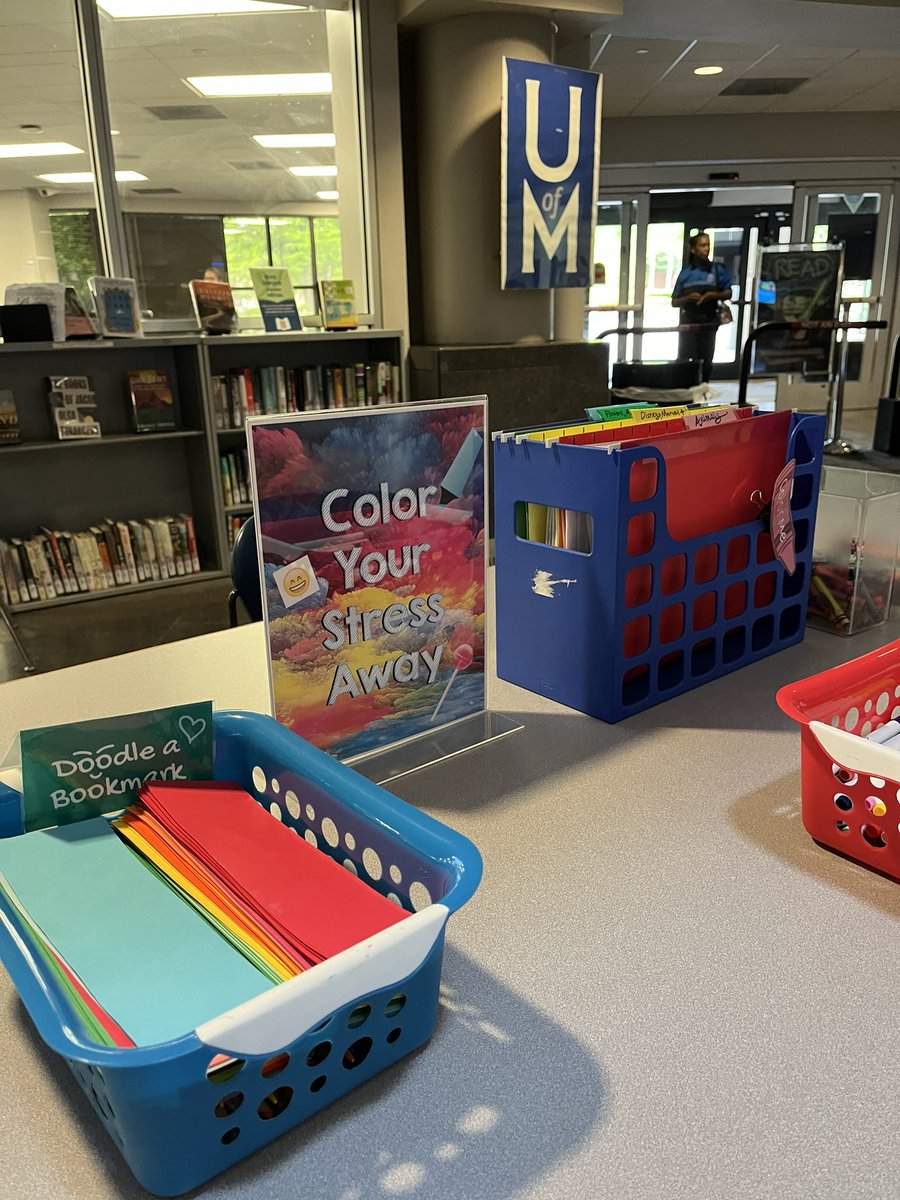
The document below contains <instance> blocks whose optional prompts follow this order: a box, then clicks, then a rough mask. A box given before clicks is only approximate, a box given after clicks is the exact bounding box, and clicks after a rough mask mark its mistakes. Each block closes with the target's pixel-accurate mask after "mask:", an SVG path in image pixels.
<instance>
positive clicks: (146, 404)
mask: <svg viewBox="0 0 900 1200" xmlns="http://www.w3.org/2000/svg"><path fill="white" fill-rule="evenodd" d="M126 378H127V379H128V393H129V395H130V397H131V408H132V411H133V413H134V427H135V430H136V431H137V432H138V433H150V432H156V431H158V430H161V429H175V428H177V424H176V421H175V395H174V393H173V391H172V377H171V375H170V374H169V372H168V371H128V372H126Z"/></svg>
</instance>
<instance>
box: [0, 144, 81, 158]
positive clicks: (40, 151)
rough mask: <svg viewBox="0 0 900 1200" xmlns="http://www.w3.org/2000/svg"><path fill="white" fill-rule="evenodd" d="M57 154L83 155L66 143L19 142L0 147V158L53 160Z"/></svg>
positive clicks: (75, 147) (76, 148)
mask: <svg viewBox="0 0 900 1200" xmlns="http://www.w3.org/2000/svg"><path fill="white" fill-rule="evenodd" d="M58 154H84V151H83V150H79V149H78V147H77V146H72V145H70V144H69V143H68V142H21V143H18V144H16V143H13V144H12V145H6V146H0V158H55V157H56V155H58Z"/></svg>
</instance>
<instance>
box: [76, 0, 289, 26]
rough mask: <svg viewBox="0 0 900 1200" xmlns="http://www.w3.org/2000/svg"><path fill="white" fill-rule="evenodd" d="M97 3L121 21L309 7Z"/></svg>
mask: <svg viewBox="0 0 900 1200" xmlns="http://www.w3.org/2000/svg"><path fill="white" fill-rule="evenodd" d="M97 7H98V8H100V9H101V10H102V11H103V12H105V13H106V15H107V16H108V17H113V18H114V19H115V20H117V21H125V20H137V19H141V20H147V19H150V18H153V17H220V16H223V17H224V16H231V15H233V14H235V13H263V12H291V11H293V12H298V11H305V9H306V5H302V4H268V3H266V2H265V0H97Z"/></svg>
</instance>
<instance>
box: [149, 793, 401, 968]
mask: <svg viewBox="0 0 900 1200" xmlns="http://www.w3.org/2000/svg"><path fill="white" fill-rule="evenodd" d="M141 799H142V800H143V802H144V804H145V805H146V807H147V808H148V810H149V811H150V812H151V813H152V814H153V815H154V816H155V817H156V819H157V820H158V821H159V822H160V823H161V824H162V825H163V826H165V828H166V829H167V830H168V831H169V832H170V833H171V834H172V835H173V836H174V837H176V838H177V839H178V840H179V841H180V842H181V843H182V844H183V845H184V846H186V847H187V848H188V849H189V850H190V851H191V852H192V853H194V854H196V855H197V857H198V858H199V859H200V860H201V861H202V862H203V863H205V864H206V865H207V866H208V867H210V868H211V869H212V870H213V871H214V872H215V874H216V875H217V877H218V878H219V879H220V880H221V881H222V883H223V884H224V885H225V886H227V887H229V888H231V889H232V890H233V891H234V893H235V894H236V895H237V896H238V897H239V898H240V900H241V901H242V902H243V903H245V904H246V905H248V906H249V907H250V908H251V909H252V910H253V911H254V912H255V913H256V914H257V916H258V918H259V919H260V921H262V922H264V923H270V924H271V925H272V927H273V928H274V929H276V930H277V931H278V932H279V933H280V934H281V935H282V936H283V937H285V938H286V939H287V940H288V941H289V942H290V943H291V944H292V945H294V946H295V947H296V948H297V949H298V951H300V952H301V953H305V954H309V955H310V956H312V957H313V958H315V959H316V960H321V959H324V958H330V957H331V956H332V955H334V954H338V953H340V951H342V950H346V949H347V948H348V947H350V946H354V945H356V944H357V943H358V942H361V941H364V940H365V939H366V938H369V937H371V936H372V935H373V934H375V933H378V932H380V931H381V930H382V929H387V928H388V927H389V926H391V925H396V924H397V922H398V921H402V920H404V919H405V918H406V916H407V915H408V914H407V913H405V912H404V911H403V910H402V909H399V908H397V906H396V905H394V904H392V903H391V902H390V901H389V900H387V899H385V897H383V896H381V895H379V894H378V893H377V892H375V891H373V890H372V889H371V888H369V887H367V886H366V884H364V883H363V882H362V881H361V880H359V879H357V878H356V877H355V876H354V875H351V874H350V872H349V871H346V870H344V868H343V867H341V866H339V865H338V864H337V863H336V862H334V861H333V860H332V859H331V858H329V857H328V856H327V855H326V854H322V853H320V852H319V851H318V850H315V849H314V848H313V847H312V846H310V845H309V844H308V843H307V842H306V841H305V840H304V839H303V838H301V837H298V836H297V834H296V833H295V832H294V831H293V830H292V829H290V828H288V827H287V826H285V825H282V824H281V823H280V822H279V821H276V820H274V818H273V817H272V816H271V815H270V814H269V813H267V812H266V811H265V809H263V808H262V807H261V806H260V805H259V804H257V802H256V801H255V800H254V799H253V798H252V796H249V795H248V794H247V793H246V792H245V791H243V790H242V789H241V788H239V787H238V786H237V785H236V784H231V783H220V782H216V783H191V784H188V785H181V784H174V783H172V784H169V783H166V784H159V783H154V784H152V785H150V786H148V787H147V788H146V789H145V790H144V791H143V792H142V793H141Z"/></svg>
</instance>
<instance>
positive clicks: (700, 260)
mask: <svg viewBox="0 0 900 1200" xmlns="http://www.w3.org/2000/svg"><path fill="white" fill-rule="evenodd" d="M688 246H689V248H690V253H689V256H688V262H687V266H685V267H683V268H682V269H681V271H680V272H679V275H678V278H677V279H676V280H675V288H674V290H673V291H672V307H673V308H677V309H680V310H681V322H680V323H681V324H682V325H699V326H700V327H701V328H699V329H693V330H689V331H687V330H686V331H684V332H682V333H679V335H678V357H679V359H682V360H683V359H688V358H694V359H700V360H701V361H702V362H703V382H704V383H709V378H710V375H711V374H712V364H713V356H714V354H715V350H716V333H717V332H718V329H719V305H720V303H721V302H722V301H724V300H730V299H731V276H730V275H729V273H728V270H727V268H726V267H724V266H723V265H722V263H717V262H712V261H711V260H710V257H709V250H710V242H709V234H708V233H695V234H694V235H693V237H691V238H690V239H689V240H688Z"/></svg>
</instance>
